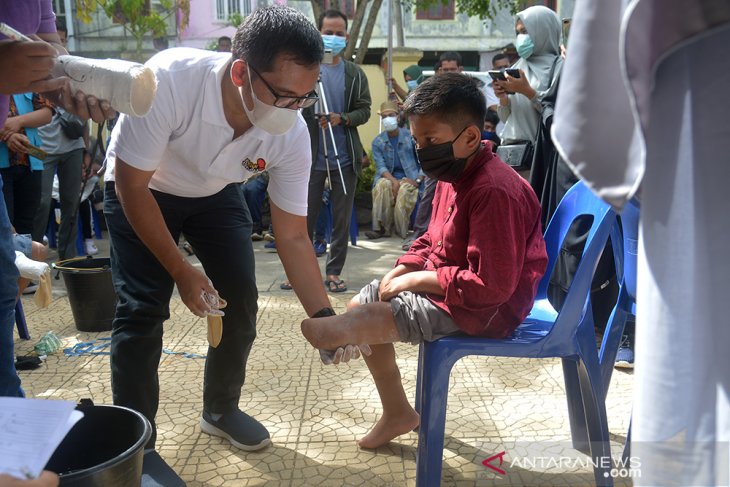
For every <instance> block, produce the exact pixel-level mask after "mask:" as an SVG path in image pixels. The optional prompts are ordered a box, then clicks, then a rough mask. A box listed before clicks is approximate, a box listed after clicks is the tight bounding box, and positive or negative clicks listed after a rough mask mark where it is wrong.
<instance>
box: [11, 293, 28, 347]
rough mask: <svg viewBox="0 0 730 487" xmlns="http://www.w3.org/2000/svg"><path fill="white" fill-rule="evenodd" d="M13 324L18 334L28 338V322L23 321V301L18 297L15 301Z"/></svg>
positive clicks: (25, 338)
mask: <svg viewBox="0 0 730 487" xmlns="http://www.w3.org/2000/svg"><path fill="white" fill-rule="evenodd" d="M15 326H17V327H18V336H19V337H20V338H22V339H23V340H30V332H29V331H28V323H27V322H26V321H25V313H24V312H23V303H22V302H21V301H20V299H18V300H17V301H16V302H15Z"/></svg>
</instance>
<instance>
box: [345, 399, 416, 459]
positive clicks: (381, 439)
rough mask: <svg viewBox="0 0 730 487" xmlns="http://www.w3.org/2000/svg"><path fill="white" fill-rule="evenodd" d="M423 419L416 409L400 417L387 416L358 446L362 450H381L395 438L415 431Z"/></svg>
mask: <svg viewBox="0 0 730 487" xmlns="http://www.w3.org/2000/svg"><path fill="white" fill-rule="evenodd" d="M420 420H421V418H420V417H419V416H418V413H417V412H416V410H415V409H413V408H410V410H409V411H408V412H407V413H405V414H403V415H400V416H395V417H387V416H386V415H385V414H383V416H382V417H381V418H380V419H379V420H378V422H377V423H375V426H373V429H371V430H370V432H369V433H368V434H367V435H365V436H364V437H363V438H362V439H361V440H360V441H358V442H357V445H358V446H359V447H360V448H368V449H373V448H380V447H381V446H383V445H387V444H388V443H389V442H390V441H391V440H392V439H393V438H396V437H398V436H400V435H404V434H406V433H408V432H410V431H413V429H414V428H416V427H417V426H418V424H419V422H420Z"/></svg>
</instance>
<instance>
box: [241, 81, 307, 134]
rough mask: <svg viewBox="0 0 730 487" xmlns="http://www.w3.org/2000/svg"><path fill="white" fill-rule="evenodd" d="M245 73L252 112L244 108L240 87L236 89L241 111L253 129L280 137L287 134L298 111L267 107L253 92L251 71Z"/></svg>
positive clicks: (294, 121) (244, 101)
mask: <svg viewBox="0 0 730 487" xmlns="http://www.w3.org/2000/svg"><path fill="white" fill-rule="evenodd" d="M246 73H247V74H248V89H249V90H250V92H251V98H252V99H253V110H249V108H248V107H247V106H246V100H244V98H243V93H242V92H241V87H240V86H239V87H238V91H239V94H240V95H241V102H242V103H243V109H244V111H245V112H246V116H247V117H248V119H249V120H250V121H251V123H252V124H253V125H254V126H255V127H258V128H260V129H262V130H265V131H266V132H268V133H270V134H271V135H281V134H284V133H286V132H288V131H289V129H290V128H292V127H293V126H294V123H296V121H297V115H298V110H291V109H289V108H279V107H275V106H273V105H267V104H266V103H264V102H262V101H261V100H259V99H258V98H256V93H254V92H253V84H252V83H251V69H246Z"/></svg>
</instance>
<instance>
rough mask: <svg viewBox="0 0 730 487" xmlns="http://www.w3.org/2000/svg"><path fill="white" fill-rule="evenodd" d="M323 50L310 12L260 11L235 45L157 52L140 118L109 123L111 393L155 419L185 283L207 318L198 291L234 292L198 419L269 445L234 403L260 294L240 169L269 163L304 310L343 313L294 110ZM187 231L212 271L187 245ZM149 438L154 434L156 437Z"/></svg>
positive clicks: (281, 241)
mask: <svg viewBox="0 0 730 487" xmlns="http://www.w3.org/2000/svg"><path fill="white" fill-rule="evenodd" d="M322 56H323V47H322V40H321V37H320V35H319V32H318V31H317V29H316V28H315V27H314V25H313V24H312V23H311V22H310V21H309V20H308V19H307V18H306V17H305V16H304V15H303V14H301V13H300V12H298V11H296V10H294V9H291V8H288V7H268V8H262V9H258V10H256V11H255V12H254V13H253V14H251V15H250V16H249V17H248V18H247V19H246V21H245V22H244V23H243V24H242V25H241V26H240V27H239V28H238V31H237V32H236V36H235V38H234V40H233V50H232V56H231V54H227V53H214V52H208V51H200V50H195V49H184V48H181V49H169V50H165V51H162V52H160V53H158V54H157V55H155V56H154V57H153V58H152V59H151V60H150V61H149V62H148V63H147V65H148V66H150V67H151V68H152V69H153V70H154V71H155V74H156V75H157V80H158V86H157V95H156V98H155V102H154V105H153V106H152V109H151V110H150V112H149V113H148V114H147V116H145V117H144V118H132V117H127V116H126V115H123V116H122V117H121V119H120V121H119V123H118V124H117V125H116V127H115V128H114V132H113V134H112V141H111V143H110V146H109V151H108V160H109V166H108V170H107V173H106V181H107V182H106V195H105V201H104V214H105V216H106V219H107V223H108V226H109V233H110V237H111V249H112V274H113V277H114V284H115V288H116V291H117V295H118V298H119V302H118V304H117V312H116V318H115V320H114V330H113V332H112V353H111V368H112V391H113V395H114V403H115V404H118V405H123V406H128V407H131V408H133V409H136V410H138V411H140V412H142V413H143V414H144V415H145V416H146V417H147V418H148V419H149V420H150V421H151V422H152V424H153V425H154V417H155V414H156V412H157V406H158V400H159V383H158V380H157V367H158V363H159V360H160V353H161V347H162V324H163V322H164V321H165V320H166V319H167V318H169V301H170V297H171V295H172V291H173V285H174V284H177V287H178V291H179V293H180V297H181V298H182V300H183V302H184V303H185V305H186V306H187V307H188V308H189V309H190V310H191V311H192V312H193V313H195V314H196V315H198V316H201V317H203V316H206V315H207V314H209V313H211V311H213V310H212V309H211V307H210V305H209V304H208V303H206V301H205V300H204V299H203V297H202V294H203V292H207V293H210V294H213V295H219V296H220V297H221V298H223V299H225V300H226V301H227V302H228V306H227V307H226V308H225V316H224V317H223V336H222V340H221V342H220V345H218V347H217V348H212V347H209V349H208V358H207V361H206V367H205V382H204V392H203V403H204V404H203V414H202V419H201V429H202V430H203V431H204V432H206V433H209V434H214V435H217V436H222V437H225V438H227V439H229V440H230V441H231V443H232V444H234V445H235V446H237V447H239V448H242V449H244V450H257V449H259V448H263V447H264V446H266V445H268V444H269V443H270V440H269V433H268V431H267V430H266V428H265V427H264V426H263V425H262V424H261V423H259V422H258V421H256V420H255V419H254V418H252V417H250V416H248V415H247V414H245V413H244V412H242V411H240V410H239V408H238V403H239V399H240V396H241V387H242V386H243V382H244V378H245V371H246V361H247V359H248V354H249V351H250V350H251V345H252V343H253V340H254V338H255V336H256V312H257V305H256V300H257V297H258V293H257V290H256V280H255V276H254V256H253V249H252V247H251V217H250V214H249V211H248V208H247V207H246V204H245V200H244V198H243V195H242V193H241V189H240V184H238V183H240V182H241V181H244V180H246V179H248V178H249V177H250V176H252V175H253V174H255V173H258V172H260V171H263V170H267V171H268V173H269V176H270V183H269V195H270V199H271V213H272V220H273V224H274V228H275V230H276V243H277V249H278V251H279V255H280V257H281V261H282V263H283V264H284V269H285V270H286V273H287V277H288V278H289V280H290V281H291V283H292V286H293V287H294V289H295V291H296V293H297V296H298V297H299V299H300V301H301V302H302V304H303V306H304V308H305V310H306V312H307V314H308V315H310V316H328V315H330V314H334V313H333V312H332V309H331V308H330V303H329V300H328V298H327V296H326V293H325V291H324V289H323V288H322V285H321V280H320V279H321V277H320V276H321V274H320V271H319V266H318V265H317V260H316V257H315V256H314V251H313V249H312V244H311V240H310V238H309V235H308V233H307V224H306V214H307V181H308V178H309V168H310V164H311V160H312V159H311V154H310V142H309V137H308V135H307V127H306V125H305V123H304V120H303V118H302V117H301V115H300V114H299V110H298V109H299V108H302V107H306V106H310V105H311V104H313V103H314V102H315V101H316V94H315V92H314V87H315V84H316V82H317V77H318V76H319V64H320V62H321V60H322ZM181 233H184V234H185V237H186V238H187V240H188V242H190V244H192V246H193V248H194V249H195V253H196V255H197V256H198V258H199V259H200V261H201V263H202V264H203V269H204V272H201V271H200V270H198V269H196V268H195V267H193V266H192V265H191V264H190V263H188V262H187V260H186V259H185V258H183V257H182V255H181V254H180V252H179V251H178V249H177V245H176V242H177V241H178V238H179V237H180V234H181ZM203 323H204V322H203ZM204 330H205V328H204V324H202V325H201V331H200V333H201V334H204V333H205V331H204ZM154 443H155V435H154V434H153V436H152V438H151V439H150V442H149V443H148V445H147V447H148V448H150V447H154Z"/></svg>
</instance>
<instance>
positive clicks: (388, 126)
mask: <svg viewBox="0 0 730 487" xmlns="http://www.w3.org/2000/svg"><path fill="white" fill-rule="evenodd" d="M397 128H398V118H396V117H385V118H384V119H383V130H385V131H386V132H391V131H393V130H395V129H397Z"/></svg>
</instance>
